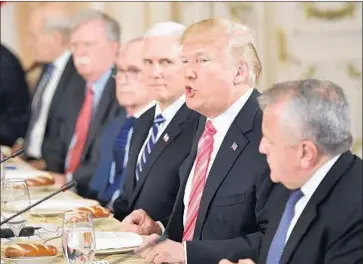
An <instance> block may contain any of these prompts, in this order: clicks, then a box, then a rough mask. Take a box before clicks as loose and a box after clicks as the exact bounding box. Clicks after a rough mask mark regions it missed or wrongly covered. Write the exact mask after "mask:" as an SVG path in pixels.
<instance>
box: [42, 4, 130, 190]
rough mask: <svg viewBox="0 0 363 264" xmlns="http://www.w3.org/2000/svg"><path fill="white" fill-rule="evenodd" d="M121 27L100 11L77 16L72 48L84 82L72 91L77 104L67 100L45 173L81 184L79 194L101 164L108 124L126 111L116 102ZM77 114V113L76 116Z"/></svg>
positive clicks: (78, 79) (80, 82)
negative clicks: (115, 71)
mask: <svg viewBox="0 0 363 264" xmlns="http://www.w3.org/2000/svg"><path fill="white" fill-rule="evenodd" d="M119 35H120V28H119V25H118V23H117V22H116V21H115V20H114V19H112V18H110V17H108V16H107V15H105V14H103V13H100V12H98V11H92V10H89V11H85V12H82V13H80V14H78V15H77V16H76V17H74V20H73V23H72V34H71V41H70V49H71V51H72V54H73V58H74V64H75V66H76V69H77V72H78V73H79V74H80V76H81V77H82V79H81V78H75V80H73V81H74V84H76V83H78V85H74V87H75V89H73V90H71V91H70V93H71V94H72V96H70V97H68V98H72V99H73V100H72V101H73V102H70V101H67V102H65V101H64V102H63V104H62V105H64V106H66V107H67V109H68V114H65V115H62V116H59V122H60V131H59V132H58V139H57V141H58V142H60V144H59V143H58V144H55V145H56V147H55V150H54V151H53V153H52V156H51V157H48V160H47V169H48V170H50V171H53V172H56V173H53V177H54V179H55V181H56V183H58V184H64V183H66V182H69V181H71V180H72V179H74V180H76V181H77V192H78V194H79V195H81V196H82V195H84V194H85V193H87V191H88V183H89V180H90V178H91V176H92V174H93V171H94V170H95V168H96V166H97V161H98V158H99V157H98V155H96V154H94V153H99V148H100V140H99V138H100V137H99V135H100V133H101V132H102V130H103V128H104V125H105V124H106V123H107V122H108V121H110V120H113V119H114V118H115V117H116V116H117V115H118V114H120V111H124V109H123V108H121V107H120V106H119V104H118V102H117V100H115V80H114V78H113V77H112V72H113V68H114V60H115V57H116V54H117V50H118V46H119ZM74 113H78V114H77V115H76V116H75V115H74Z"/></svg>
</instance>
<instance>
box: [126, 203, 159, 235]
mask: <svg viewBox="0 0 363 264" xmlns="http://www.w3.org/2000/svg"><path fill="white" fill-rule="evenodd" d="M121 224H122V231H124V232H135V233H137V234H139V235H151V234H159V235H161V227H160V226H159V225H158V223H156V222H155V221H154V220H152V219H151V217H150V216H149V215H148V214H147V213H146V212H145V211H144V210H142V209H138V210H134V211H133V212H132V213H131V214H129V215H128V216H126V217H125V218H124V220H123V221H122V223H121Z"/></svg>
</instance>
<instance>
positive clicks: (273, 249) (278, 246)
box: [266, 189, 304, 264]
mask: <svg viewBox="0 0 363 264" xmlns="http://www.w3.org/2000/svg"><path fill="white" fill-rule="evenodd" d="M303 196H304V194H303V193H302V191H301V190H300V189H297V190H295V191H293V192H292V193H291V194H290V197H289V199H288V201H287V203H286V206H285V211H284V213H283V215H282V217H281V220H280V224H279V226H278V228H277V230H276V233H275V236H274V238H273V240H272V242H271V245H270V249H269V251H268V255H267V261H266V264H279V263H280V259H281V256H282V253H283V252H284V248H285V244H286V243H285V241H286V236H287V231H288V229H289V226H290V223H291V221H292V219H293V218H294V214H295V205H296V203H297V202H298V201H299V200H300V198H301V197H303Z"/></svg>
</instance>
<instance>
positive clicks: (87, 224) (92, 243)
mask: <svg viewBox="0 0 363 264" xmlns="http://www.w3.org/2000/svg"><path fill="white" fill-rule="evenodd" d="M62 246H63V255H64V257H65V258H66V259H67V261H68V264H73V263H74V264H88V263H91V262H92V261H93V258H94V254H95V250H96V238H95V232H94V227H93V221H92V216H91V214H90V213H87V212H66V213H65V214H64V221H63V237H62Z"/></svg>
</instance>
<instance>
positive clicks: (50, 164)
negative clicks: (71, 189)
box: [44, 76, 125, 196]
mask: <svg viewBox="0 0 363 264" xmlns="http://www.w3.org/2000/svg"><path fill="white" fill-rule="evenodd" d="M71 85H72V87H73V88H74V89H68V90H67V92H69V93H70V95H66V96H64V98H63V102H62V106H63V110H64V111H60V112H58V114H57V117H56V119H55V120H54V121H55V122H57V124H58V125H54V126H53V127H52V129H53V131H52V134H53V135H52V138H51V140H50V141H48V145H47V147H49V150H50V151H49V155H47V156H46V157H44V158H45V161H46V163H47V170H49V171H54V172H58V173H64V169H65V159H66V156H67V152H68V148H69V145H70V143H71V140H72V137H73V135H74V132H75V125H76V122H77V118H78V114H79V112H80V109H81V107H82V104H83V101H84V99H85V89H86V83H85V81H84V79H83V78H82V77H80V76H75V78H73V80H72V84H71ZM121 111H125V110H124V108H121V107H120V105H119V104H118V102H117V100H116V99H115V80H114V79H113V78H112V77H110V78H109V80H108V81H107V84H106V87H105V89H104V91H103V94H102V97H101V100H100V102H99V103H98V107H97V111H96V113H95V114H94V116H93V118H92V122H91V126H90V127H89V132H88V138H87V141H86V145H85V147H84V151H83V154H82V157H81V161H80V165H79V167H78V169H77V170H76V171H75V172H74V174H73V179H74V180H76V181H77V190H78V193H79V194H80V195H81V196H82V195H85V194H86V192H87V190H88V183H89V181H90V179H91V176H92V174H93V172H94V170H95V169H96V167H97V163H98V160H99V149H100V141H101V133H102V130H103V129H104V125H105V124H107V123H108V122H109V121H110V120H113V119H115V118H116V117H117V115H119V114H120V113H121ZM91 154H92V155H91Z"/></svg>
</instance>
